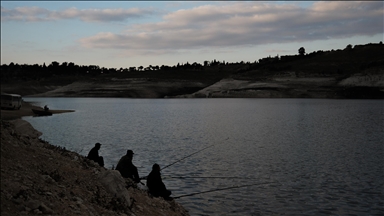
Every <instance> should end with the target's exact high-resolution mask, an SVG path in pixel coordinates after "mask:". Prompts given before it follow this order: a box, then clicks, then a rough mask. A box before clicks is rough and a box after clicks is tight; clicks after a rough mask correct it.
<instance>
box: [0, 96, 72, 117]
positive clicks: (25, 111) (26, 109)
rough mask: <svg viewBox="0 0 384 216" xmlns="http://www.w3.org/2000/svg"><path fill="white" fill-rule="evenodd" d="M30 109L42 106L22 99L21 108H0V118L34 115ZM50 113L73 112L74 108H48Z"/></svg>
mask: <svg viewBox="0 0 384 216" xmlns="http://www.w3.org/2000/svg"><path fill="white" fill-rule="evenodd" d="M32 109H37V110H43V108H42V107H40V106H36V105H33V103H30V102H25V101H24V100H23V101H22V105H21V108H20V109H19V110H4V109H1V119H2V120H15V119H21V118H22V117H24V116H34V115H35V114H34V113H33V112H32ZM49 111H50V112H52V114H61V113H67V112H75V110H49Z"/></svg>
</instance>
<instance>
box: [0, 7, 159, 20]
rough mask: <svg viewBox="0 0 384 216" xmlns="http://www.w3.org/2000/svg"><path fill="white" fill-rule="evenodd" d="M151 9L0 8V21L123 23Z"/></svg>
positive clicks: (150, 12)
mask: <svg viewBox="0 0 384 216" xmlns="http://www.w3.org/2000/svg"><path fill="white" fill-rule="evenodd" d="M153 13H154V11H153V10H151V9H139V8H130V9H120V8H117V9H81V10H80V9H77V8H75V7H72V8H68V9H65V10H61V11H50V10H47V9H44V8H39V7H17V8H14V9H6V8H4V7H1V21H2V22H6V21H27V22H42V21H58V20H65V19H79V20H82V21H84V22H111V21H124V20H127V19H130V18H139V17H143V16H145V15H148V14H153Z"/></svg>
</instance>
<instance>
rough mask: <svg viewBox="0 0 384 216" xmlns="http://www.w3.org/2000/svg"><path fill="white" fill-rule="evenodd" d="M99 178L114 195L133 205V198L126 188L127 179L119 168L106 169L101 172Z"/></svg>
mask: <svg viewBox="0 0 384 216" xmlns="http://www.w3.org/2000/svg"><path fill="white" fill-rule="evenodd" d="M99 180H100V182H101V184H102V185H103V186H104V188H105V189H106V190H107V191H108V192H109V193H110V194H111V195H112V196H116V197H117V198H119V199H121V200H122V201H123V202H125V203H126V205H128V206H131V198H130V196H129V193H128V191H127V189H126V188H125V185H126V184H125V180H124V178H123V177H122V176H121V174H120V172H119V171H117V170H105V171H103V172H101V173H100V174H99Z"/></svg>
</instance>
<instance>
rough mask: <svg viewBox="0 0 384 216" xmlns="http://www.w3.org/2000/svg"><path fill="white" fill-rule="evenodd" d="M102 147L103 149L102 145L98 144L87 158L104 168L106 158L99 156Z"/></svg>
mask: <svg viewBox="0 0 384 216" xmlns="http://www.w3.org/2000/svg"><path fill="white" fill-rule="evenodd" d="M100 147H101V144H100V143H96V144H95V147H93V148H92V149H91V151H89V153H88V156H87V158H88V159H90V160H93V161H95V162H96V163H98V164H99V165H100V166H102V167H103V166H104V158H103V157H101V156H99V150H100Z"/></svg>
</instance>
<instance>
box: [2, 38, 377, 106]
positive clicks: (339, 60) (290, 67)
mask: <svg viewBox="0 0 384 216" xmlns="http://www.w3.org/2000/svg"><path fill="white" fill-rule="evenodd" d="M3 68H6V69H7V70H4V71H6V72H3ZM52 68H53V69H54V68H55V67H52ZM56 68H57V70H59V68H60V67H56ZM72 68H73V67H72ZM60 70H62V71H64V72H62V73H60V74H59V73H53V75H52V72H51V74H49V76H40V77H38V78H36V76H30V74H33V73H29V75H27V76H26V75H25V74H24V75H23V79H21V78H20V76H21V75H20V74H22V73H20V72H19V73H18V74H19V76H15V75H14V74H12V70H10V67H4V66H2V85H1V91H2V92H7V93H18V94H21V95H23V96H26V95H33V96H40V97H127V98H164V97H178V98H180V97H183V98H196V97H224V98H233V97H242V98H337V99H343V98H364V99H384V45H383V44H382V43H379V44H366V45H356V46H354V47H352V46H347V47H346V48H345V49H344V50H331V51H316V52H313V53H309V54H305V55H292V56H276V57H267V58H263V59H259V60H258V61H255V62H253V63H250V62H247V63H244V62H241V63H224V62H223V63H221V62H214V63H211V64H209V65H205V66H202V65H199V64H195V63H194V64H192V65H189V64H188V65H182V66H177V67H176V66H174V67H161V68H154V67H153V68H147V69H145V70H141V71H138V70H133V71H128V70H121V71H120V72H117V71H115V70H114V72H110V71H108V70H104V71H107V73H105V72H104V71H103V70H96V72H95V73H92V74H88V73H87V74H84V73H69V72H67V71H65V68H64V69H63V68H61V69H60ZM100 71H101V72H100ZM5 74H6V75H5ZM69 74H71V75H69ZM3 78H4V79H3Z"/></svg>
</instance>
